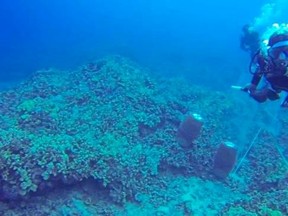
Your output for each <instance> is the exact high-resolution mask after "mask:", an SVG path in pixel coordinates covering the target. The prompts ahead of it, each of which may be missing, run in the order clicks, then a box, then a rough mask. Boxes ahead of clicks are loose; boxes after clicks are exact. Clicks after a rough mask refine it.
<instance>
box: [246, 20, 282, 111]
mask: <svg viewBox="0 0 288 216" xmlns="http://www.w3.org/2000/svg"><path fill="white" fill-rule="evenodd" d="M280 27H281V26H280ZM280 27H279V29H278V30H276V31H274V33H273V34H271V35H270V37H269V39H268V44H267V43H266V44H267V45H263V46H261V48H260V49H259V50H258V52H256V54H255V55H254V56H253V57H252V60H251V63H250V73H252V74H253V77H252V80H251V83H250V84H248V85H247V86H246V87H244V88H242V89H241V90H243V91H245V92H247V93H248V94H249V95H250V96H251V97H252V98H253V99H254V100H256V101H258V102H260V103H262V102H265V101H266V100H272V101H273V100H277V99H279V98H280V92H281V91H285V92H288V26H287V25H285V28H284V27H283V28H280ZM260 81H261V82H262V81H264V85H263V86H262V87H260V88H259V87H258V85H259V83H260ZM281 106H282V107H288V95H287V96H286V98H285V99H284V101H283V102H282V104H281Z"/></svg>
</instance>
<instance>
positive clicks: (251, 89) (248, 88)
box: [241, 83, 256, 94]
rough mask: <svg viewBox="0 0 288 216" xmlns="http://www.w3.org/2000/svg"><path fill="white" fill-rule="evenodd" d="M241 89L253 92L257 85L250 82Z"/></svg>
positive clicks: (249, 92)
mask: <svg viewBox="0 0 288 216" xmlns="http://www.w3.org/2000/svg"><path fill="white" fill-rule="evenodd" d="M241 90H242V91H244V92H248V94H251V93H253V92H255V91H256V85H254V84H252V83H249V84H247V85H246V86H244V87H242V88H241Z"/></svg>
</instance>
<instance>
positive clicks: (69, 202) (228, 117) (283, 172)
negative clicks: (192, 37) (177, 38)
mask: <svg viewBox="0 0 288 216" xmlns="http://www.w3.org/2000/svg"><path fill="white" fill-rule="evenodd" d="M0 105H1V109H0V114H1V115H0V123H1V124H0V134H1V136H0V173H1V174H0V194H1V196H0V201H1V202H0V203H1V206H0V214H1V215H6V216H8V215H19V216H20V215H136V214H137V215H218V214H221V215H241V214H242V215H254V214H260V213H261V214H263V215H277V214H280V215H281V214H283V215H285V214H286V213H287V212H288V209H287V203H286V202H285V200H286V198H285V197H287V195H288V194H287V193H288V191H287V187H288V185H287V182H288V181H287V180H288V176H287V167H285V164H284V163H283V160H281V158H279V153H278V152H277V150H276V149H275V148H274V147H273V145H271V143H275V142H277V143H280V146H282V147H283V148H285V147H284V146H283V145H282V144H281V143H283V142H284V141H285V140H287V135H286V133H287V126H288V124H287V122H288V121H287V122H285V119H283V133H282V136H279V137H277V138H275V136H273V135H272V134H271V133H269V132H267V131H265V130H264V131H263V132H262V133H261V134H260V136H259V140H258V143H257V146H256V147H254V148H253V149H252V150H251V152H249V155H248V157H247V158H246V160H245V163H244V165H243V166H242V167H241V168H240V169H239V171H238V173H237V174H234V175H231V176H229V177H228V178H226V179H224V180H222V181H219V180H218V179H217V178H216V177H215V176H214V175H213V172H212V170H213V160H214V156H215V154H216V151H217V148H218V145H219V144H221V143H222V142H223V141H226V140H232V141H233V142H235V143H237V141H238V140H237V137H238V135H239V134H238V131H239V130H240V129H239V127H237V125H238V124H237V122H238V121H237V120H238V117H237V116H239V113H240V112H241V111H242V114H243V113H245V105H244V106H243V104H239V103H237V101H234V100H233V96H231V95H229V94H224V93H221V92H213V93H212V94H211V91H210V90H209V89H204V88H202V87H197V86H191V85H190V84H189V83H187V82H186V81H184V80H178V79H171V80H163V79H162V80H160V79H156V78H153V75H151V74H150V72H149V71H147V70H146V69H143V68H141V67H139V66H138V65H136V64H135V63H133V62H131V61H129V60H128V59H125V58H122V57H120V56H112V57H107V58H103V59H101V60H99V61H96V62H94V63H90V64H87V65H84V66H82V67H80V68H79V69H77V70H75V71H71V72H62V71H57V70H54V69H50V70H44V71H38V72H36V73H35V74H34V75H33V76H32V77H30V78H29V79H27V80H26V81H24V82H23V83H22V84H21V85H19V86H17V87H16V88H14V89H11V90H9V91H4V92H1V93H0ZM193 113H198V114H200V115H201V116H202V123H203V126H202V125H201V134H200V135H199V136H198V137H197V139H196V140H193V145H190V146H186V147H183V146H182V145H181V144H180V143H179V142H178V140H177V131H178V128H179V126H180V124H181V122H183V120H184V119H185V118H186V117H187V116H189V115H192V114H193ZM259 115H262V114H261V113H260V114H259ZM234 128H235V129H234ZM256 131H257V127H255V128H254V127H253V128H252V129H251V130H249V133H247V140H248V139H250V138H251V137H253V135H254V134H255V133H256ZM284 131H286V132H284ZM193 139H194V138H193ZM243 149H245V147H243ZM267 155H269V157H267ZM208 193H209V195H210V196H207V194H208ZM263 212H265V213H263Z"/></svg>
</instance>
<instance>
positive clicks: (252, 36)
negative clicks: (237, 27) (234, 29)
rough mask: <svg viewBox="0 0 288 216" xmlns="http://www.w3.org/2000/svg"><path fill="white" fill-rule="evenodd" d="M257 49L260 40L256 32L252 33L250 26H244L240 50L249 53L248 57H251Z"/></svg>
mask: <svg viewBox="0 0 288 216" xmlns="http://www.w3.org/2000/svg"><path fill="white" fill-rule="evenodd" d="M259 47H260V39H259V34H258V32H256V31H254V30H253V29H252V27H251V26H250V25H248V24H246V25H244V26H243V28H242V35H241V38H240V48H241V49H242V50H244V51H246V52H249V53H250V56H251V57H253V55H254V54H255V53H256V52H257V51H258V49H259Z"/></svg>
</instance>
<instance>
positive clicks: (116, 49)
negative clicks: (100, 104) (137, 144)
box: [0, 0, 266, 85]
mask: <svg viewBox="0 0 288 216" xmlns="http://www.w3.org/2000/svg"><path fill="white" fill-rule="evenodd" d="M264 3H266V2H265V1H263V0H257V1H253V2H251V1H248V0H247V1H246V0H245V1H239V2H230V1H225V0H219V1H201V2H200V1H198V2H190V1H186V0H180V1H177V2H175V1H172V0H161V1H152V0H148V1H143V0H136V1H129V0H125V1H117V0H108V1H101V0H96V1H93V0H85V1H73V2H71V1H68V0H62V1H57V0H52V1H40V2H35V1H24V0H18V1H13V2H11V1H8V0H3V1H2V2H1V4H2V6H1V9H0V27H1V34H0V42H1V43H0V57H1V61H0V69H1V74H0V77H1V81H2V82H9V81H13V80H18V79H22V78H23V77H25V76H26V75H27V74H30V73H32V72H34V71H35V70H39V69H43V68H48V67H56V68H60V69H62V68H63V69H68V68H75V67H77V66H79V65H80V64H82V63H85V62H89V61H91V60H94V59H96V58H98V57H102V56H104V55H107V54H120V55H124V56H127V57H129V58H131V59H133V60H136V61H138V62H139V63H141V64H142V63H143V64H144V65H145V66H147V67H150V68H151V69H152V70H155V71H156V70H157V71H160V73H164V74H171V73H172V74H179V73H180V74H182V75H183V74H184V75H189V76H191V74H193V70H191V68H194V69H195V68H199V69H200V70H202V71H205V70H206V71H207V70H210V69H211V67H216V68H221V69H220V70H223V72H221V73H222V74H221V76H223V73H224V72H225V73H228V74H229V73H233V70H234V71H235V70H236V71H237V73H239V72H240V71H241V70H244V68H245V69H246V67H245V66H244V65H243V61H242V60H243V58H245V57H243V53H241V51H240V50H239V37H240V33H241V28H242V26H243V25H244V24H246V23H250V22H252V21H253V19H254V18H255V17H256V16H258V15H259V14H261V7H262V6H263V4H264ZM245 63H246V62H244V64H245ZM203 65H206V66H207V65H208V66H209V65H211V66H210V67H209V68H207V67H206V68H205V67H204V66H203ZM218 72H219V71H218V70H217V73H218ZM194 73H195V72H194ZM237 73H236V74H237ZM192 76H193V75H192ZM224 76H225V75H224ZM196 77H197V80H198V81H199V82H200V83H201V77H199V76H196ZM203 79H204V80H205V81H206V79H205V78H203ZM205 84H207V82H205ZM208 84H209V83H208ZM211 85H213V83H211Z"/></svg>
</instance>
